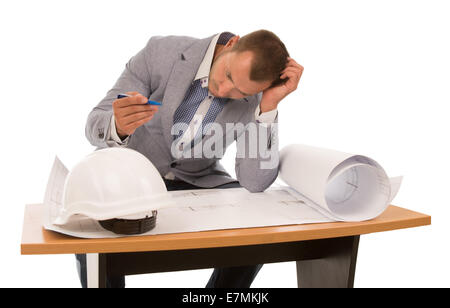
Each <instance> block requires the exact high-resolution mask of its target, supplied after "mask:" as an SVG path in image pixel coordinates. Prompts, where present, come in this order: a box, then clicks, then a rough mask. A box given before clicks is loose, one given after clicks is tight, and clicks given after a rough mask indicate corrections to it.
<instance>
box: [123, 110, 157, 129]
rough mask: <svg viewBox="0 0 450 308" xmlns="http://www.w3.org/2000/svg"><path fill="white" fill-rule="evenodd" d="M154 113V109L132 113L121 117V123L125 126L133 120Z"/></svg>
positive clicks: (138, 119) (135, 120)
mask: <svg viewBox="0 0 450 308" xmlns="http://www.w3.org/2000/svg"><path fill="white" fill-rule="evenodd" d="M154 114H155V112H154V111H145V112H138V113H134V114H132V115H129V116H126V117H124V118H122V123H124V124H125V126H127V125H130V124H132V123H133V122H137V121H140V120H142V119H144V118H146V117H149V116H153V115H154Z"/></svg>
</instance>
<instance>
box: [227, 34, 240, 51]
mask: <svg viewBox="0 0 450 308" xmlns="http://www.w3.org/2000/svg"><path fill="white" fill-rule="evenodd" d="M240 38H241V37H240V36H239V35H235V36H233V37H232V38H230V39H229V40H228V42H227V44H226V45H225V47H227V48H229V47H233V46H234V44H236V43H237V42H238V41H239V39H240Z"/></svg>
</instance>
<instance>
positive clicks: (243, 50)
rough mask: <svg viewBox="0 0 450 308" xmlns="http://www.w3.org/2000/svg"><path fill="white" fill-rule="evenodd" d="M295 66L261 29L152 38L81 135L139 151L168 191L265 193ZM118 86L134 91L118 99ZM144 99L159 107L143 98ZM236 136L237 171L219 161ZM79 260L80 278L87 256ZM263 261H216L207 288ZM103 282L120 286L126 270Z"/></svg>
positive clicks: (250, 272) (235, 279)
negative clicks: (240, 33) (241, 34)
mask: <svg viewBox="0 0 450 308" xmlns="http://www.w3.org/2000/svg"><path fill="white" fill-rule="evenodd" d="M302 72H303V67H302V66H301V65H299V64H298V63H297V62H295V61H294V60H293V59H291V58H289V54H288V52H287V50H286V47H285V46H284V44H283V43H282V42H281V40H280V39H279V38H278V37H277V36H276V35H275V34H273V33H272V32H270V31H267V30H259V31H255V32H253V33H250V34H248V35H246V36H244V37H242V38H240V37H239V36H237V35H234V34H232V33H230V32H223V33H219V34H216V35H213V36H211V37H208V38H206V39H196V38H192V37H186V36H165V37H162V36H156V37H152V38H151V39H150V40H149V42H148V43H147V45H146V46H145V47H144V48H143V49H142V50H141V51H140V52H138V53H137V54H136V55H135V56H134V57H132V58H131V59H130V61H129V62H128V63H127V65H126V68H125V70H124V72H123V73H122V75H121V76H120V77H119V79H118V80H117V82H116V84H115V85H114V87H113V88H112V89H111V90H110V91H109V92H108V93H107V95H106V97H105V98H104V99H103V100H102V101H101V102H100V103H99V104H98V105H97V106H96V107H95V108H94V109H93V110H92V111H91V113H90V114H89V116H88V120H87V124H86V137H87V138H88V140H89V142H90V143H91V144H92V145H94V146H97V147H98V148H97V149H101V148H105V147H112V146H122V147H128V148H131V149H134V150H136V151H139V152H140V153H142V154H144V155H145V156H146V157H147V158H148V159H149V160H150V161H151V162H152V163H153V164H154V165H155V167H156V168H157V169H158V171H159V172H160V174H161V176H162V177H163V179H164V182H165V183H166V186H167V189H168V190H175V189H198V188H228V187H241V186H242V187H245V188H246V189H248V190H249V191H250V192H260V191H264V190H265V189H266V188H268V187H269V186H270V185H271V184H272V183H273V182H274V181H275V179H276V177H277V175H278V141H277V139H278V138H277V130H276V127H277V123H278V111H277V105H278V103H279V102H280V101H281V100H282V99H283V98H285V97H286V96H287V95H288V94H289V93H291V92H292V91H294V90H295V89H296V88H297V85H298V83H299V81H300V77H301V75H302ZM125 92H126V93H127V94H129V95H131V96H130V97H125V98H121V99H117V95H118V94H119V93H125ZM149 99H150V100H152V101H157V102H162V105H161V106H155V105H148V104H146V102H147V101H148V100H149ZM230 124H233V125H230ZM212 131H214V132H215V134H214V135H213V134H212ZM247 135H248V138H243V137H247ZM234 141H236V142H237V148H238V153H237V155H236V164H235V170H236V177H237V179H234V178H232V177H231V176H230V175H229V174H228V173H227V172H226V170H225V169H224V168H223V167H222V166H221V164H220V163H219V160H220V159H221V158H222V156H223V153H224V152H225V149H226V148H227V146H229V145H230V144H231V143H233V142H234ZM213 147H214V149H213ZM255 149H256V150H255ZM193 152H194V154H192V153H193ZM211 153H213V154H214V155H211ZM193 156H194V157H193ZM77 260H78V261H79V266H80V278H81V280H82V284H83V285H84V286H85V282H86V280H85V258H84V256H83V255H77ZM261 266H262V265H261V264H260V265H257V266H243V267H230V268H216V269H214V272H213V275H212V276H211V278H210V280H209V282H208V284H207V287H250V284H251V283H252V281H253V279H254V278H255V276H256V274H257V273H258V271H259V269H260V268H261ZM83 271H84V272H83ZM107 280H108V281H107V283H108V284H109V285H110V286H124V284H125V283H124V278H123V277H108V279H107Z"/></svg>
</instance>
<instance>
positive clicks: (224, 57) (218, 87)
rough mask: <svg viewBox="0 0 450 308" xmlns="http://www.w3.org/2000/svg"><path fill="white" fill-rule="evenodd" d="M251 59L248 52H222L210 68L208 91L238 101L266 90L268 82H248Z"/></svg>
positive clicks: (250, 53)
mask: <svg viewBox="0 0 450 308" xmlns="http://www.w3.org/2000/svg"><path fill="white" fill-rule="evenodd" d="M230 49H231V48H230ZM252 57H253V54H252V52H250V51H246V52H242V53H236V52H231V51H230V50H224V51H223V52H222V53H221V54H220V55H218V56H217V58H216V59H215V60H214V62H213V64H212V66H211V71H210V74H209V81H208V88H209V91H210V92H211V93H212V94H213V95H214V96H216V97H227V98H232V99H240V98H244V97H247V96H251V95H255V94H257V93H259V92H262V91H264V90H265V89H267V88H268V87H269V86H270V84H271V82H270V81H264V82H255V81H251V80H250V68H251V60H252Z"/></svg>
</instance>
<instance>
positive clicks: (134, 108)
mask: <svg viewBox="0 0 450 308" xmlns="http://www.w3.org/2000/svg"><path fill="white" fill-rule="evenodd" d="M154 107H157V106H152V105H129V106H126V107H123V108H120V109H118V110H117V112H116V113H117V115H118V116H122V117H126V116H128V115H132V114H134V113H139V112H145V111H157V109H155V108H154Z"/></svg>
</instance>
